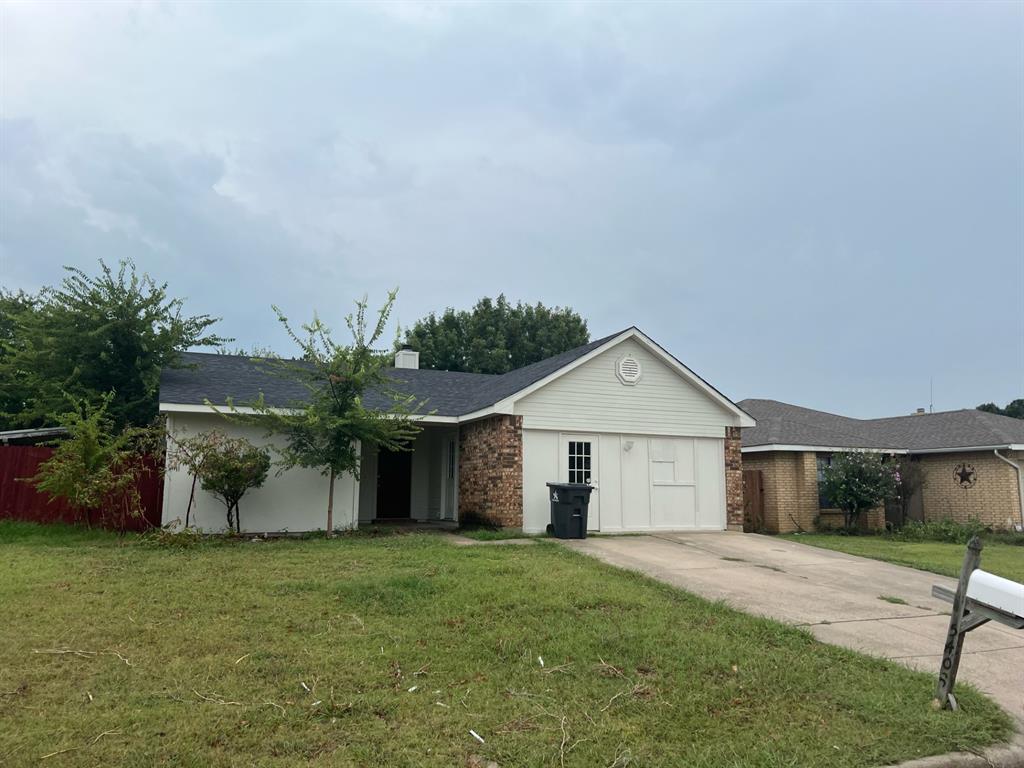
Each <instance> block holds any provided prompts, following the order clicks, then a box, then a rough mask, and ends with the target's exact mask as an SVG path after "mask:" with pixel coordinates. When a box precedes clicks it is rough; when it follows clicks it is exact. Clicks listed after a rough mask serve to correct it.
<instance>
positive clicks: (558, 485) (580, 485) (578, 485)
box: [544, 483, 594, 491]
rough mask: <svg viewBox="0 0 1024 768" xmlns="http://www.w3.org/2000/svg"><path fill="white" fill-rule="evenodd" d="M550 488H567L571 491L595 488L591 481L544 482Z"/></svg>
mask: <svg viewBox="0 0 1024 768" xmlns="http://www.w3.org/2000/svg"><path fill="white" fill-rule="evenodd" d="M544 485H546V486H547V487H548V488H565V489H566V490H569V491H578V490H580V489H581V488H593V487H594V486H592V485H591V484H590V483H544Z"/></svg>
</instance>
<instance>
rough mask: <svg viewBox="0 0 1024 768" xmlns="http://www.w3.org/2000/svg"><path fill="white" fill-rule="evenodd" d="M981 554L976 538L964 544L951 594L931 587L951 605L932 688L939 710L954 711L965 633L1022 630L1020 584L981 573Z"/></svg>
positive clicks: (1022, 593) (1022, 589)
mask: <svg viewBox="0 0 1024 768" xmlns="http://www.w3.org/2000/svg"><path fill="white" fill-rule="evenodd" d="M981 550H982V543H981V539H979V538H978V537H977V536H975V537H974V538H972V539H971V540H970V541H969V542H967V552H966V554H965V555H964V564H963V566H961V568H960V581H959V582H958V583H957V585H956V591H955V592H954V591H953V590H951V589H948V588H947V587H943V586H941V585H939V584H936V585H935V586H933V587H932V595H934V596H935V597H937V598H939V599H940V600H945V601H946V602H947V603H952V604H953V610H952V611H950V613H949V629H948V630H947V631H946V643H945V645H944V646H943V648H942V662H941V664H940V665H939V680H938V684H937V685H936V687H935V699H936V701H937V702H938V704H939V706H940V707H949V708H950V709H954V710H955V709H957V704H956V696H954V695H953V686H954V685H956V674H957V670H958V669H959V668H960V654H961V653H962V652H963V647H964V636H965V635H966V634H967V633H968V632H970V631H972V630H975V629H977V628H978V627H980V626H982V625H983V624H987V623H988V622H990V621H995V622H998V623H999V624H1004V625H1005V626H1007V627H1011V628H1012V629H1024V584H1018V583H1017V582H1016V581H1010V580H1009V579H1004V578H1002V577H1001V576H996V575H995V574H992V573H987V572H985V571H983V570H981V568H980V567H979V566H980V565H981Z"/></svg>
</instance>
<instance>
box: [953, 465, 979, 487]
mask: <svg viewBox="0 0 1024 768" xmlns="http://www.w3.org/2000/svg"><path fill="white" fill-rule="evenodd" d="M953 477H955V478H956V482H957V485H959V486H960V487H961V488H973V487H974V484H975V483H976V482H978V473H977V472H975V471H974V467H972V466H971V465H970V464H959V465H957V468H956V469H955V470H953Z"/></svg>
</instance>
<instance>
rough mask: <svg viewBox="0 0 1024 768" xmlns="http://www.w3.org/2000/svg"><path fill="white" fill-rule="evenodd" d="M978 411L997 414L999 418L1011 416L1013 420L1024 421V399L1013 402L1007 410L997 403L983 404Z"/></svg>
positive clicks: (1007, 405)
mask: <svg viewBox="0 0 1024 768" xmlns="http://www.w3.org/2000/svg"><path fill="white" fill-rule="evenodd" d="M978 410H979V411H985V412H987V413H995V414H998V415H999V416H1009V417H1010V418H1011V419H1024V398H1018V399H1016V400H1011V401H1010V402H1009V403H1007V404H1006V407H1005V408H1000V407H999V406H998V405H996V404H995V403H982V404H981V405H979V406H978Z"/></svg>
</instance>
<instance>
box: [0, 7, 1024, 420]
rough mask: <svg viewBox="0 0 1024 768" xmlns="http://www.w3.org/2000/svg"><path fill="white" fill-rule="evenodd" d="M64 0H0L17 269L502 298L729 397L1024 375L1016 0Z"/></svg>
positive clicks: (0, 149)
mask: <svg viewBox="0 0 1024 768" xmlns="http://www.w3.org/2000/svg"><path fill="white" fill-rule="evenodd" d="M70 8H71V7H70V6H61V8H60V9H57V7H56V6H45V5H42V6H5V7H4V9H3V11H2V13H3V14H4V19H3V21H4V22H5V23H4V24H3V25H0V26H2V28H3V29H4V30H5V32H4V38H3V40H2V41H0V42H2V43H3V45H2V46H0V51H2V52H0V93H3V98H2V100H0V112H2V118H3V121H2V123H0V164H2V167H0V174H2V175H0V206H2V210H0V279H2V282H3V284H4V285H6V286H11V287H25V288H33V287H37V286H38V285H40V284H42V283H48V282H53V281H55V280H57V279H59V276H60V265H61V264H64V263H69V264H75V265H79V266H86V267H88V266H89V265H90V264H92V263H94V262H95V259H96V258H99V257H103V258H105V259H108V260H113V259H116V258H120V257H125V256H131V257H133V258H134V259H135V260H136V261H137V263H139V265H140V266H142V267H143V268H145V269H148V270H149V271H151V272H152V273H153V274H154V275H156V276H158V277H160V278H161V279H166V280H169V281H170V283H171V286H172V289H173V290H174V291H176V292H178V293H181V294H184V295H187V296H189V297H190V306H191V308H192V309H193V310H195V311H203V312H211V313H215V314H220V315H223V316H224V318H225V326H224V329H225V331H226V332H228V333H230V334H231V335H234V336H236V337H238V339H239V341H240V342H242V343H245V344H251V343H261V344H263V343H270V344H273V345H278V346H281V347H282V348H283V347H284V343H285V342H284V339H283V338H282V335H281V334H280V332H279V330H278V329H277V328H275V326H274V321H273V317H272V315H271V313H270V311H269V305H270V304H271V303H272V302H273V303H279V304H281V305H282V306H283V308H285V310H286V311H287V312H288V313H289V314H290V315H292V316H293V317H295V318H300V317H304V316H308V315H309V314H311V312H312V310H313V309H314V308H316V309H318V310H319V311H320V312H321V313H322V314H323V315H324V316H325V317H327V318H330V319H331V320H332V321H333V322H334V323H335V324H336V325H340V324H341V318H342V317H343V315H344V314H345V312H346V311H347V310H348V308H349V307H350V305H351V304H350V302H351V299H352V298H353V297H355V296H358V295H361V294H362V293H364V292H366V291H369V292H370V293H371V295H372V296H376V297H377V298H378V299H379V298H380V297H381V296H382V295H383V291H384V290H386V289H387V288H389V287H392V286H394V285H399V286H401V291H402V292H401V298H400V306H399V310H398V314H399V319H400V320H401V321H402V322H411V321H412V320H414V319H415V318H417V317H419V316H421V315H422V314H424V313H425V312H427V311H429V310H432V309H442V308H443V307H445V306H446V305H457V306H466V305H468V304H470V303H471V302H472V301H473V300H475V299H476V298H478V297H479V296H481V295H483V294H495V293H498V292H499V291H504V292H505V293H506V294H508V295H509V296H511V297H513V298H522V299H526V300H531V301H536V300H541V301H544V302H545V303H553V304H570V305H572V306H574V307H576V308H577V309H579V310H580V311H581V312H582V313H583V314H584V315H585V316H587V317H588V318H589V319H590V321H591V328H592V330H593V331H594V332H595V333H604V332H609V331H612V330H616V329H618V328H621V327H624V326H627V325H630V324H633V323H636V324H637V325H640V326H641V327H642V328H644V329H645V330H646V331H648V332H649V333H650V334H651V335H652V336H654V337H655V338H657V339H658V340H659V341H662V342H663V343H664V344H665V345H666V346H667V347H668V348H669V349H671V350H672V351H674V352H676V353H677V354H678V355H679V356H680V357H681V358H683V359H684V360H685V361H686V362H687V363H688V364H691V365H692V366H693V367H694V368H696V369H697V370H698V371H700V372H701V373H702V374H704V375H706V376H707V377H708V378H710V379H711V380H712V381H714V382H715V383H716V384H717V385H719V386H720V387H721V388H723V389H724V390H725V391H726V392H727V393H728V394H730V395H732V396H734V397H737V398H740V397H746V396H763V397H778V398H780V399H787V400H790V401H793V402H798V403H802V404H806V405H810V406H814V407H822V408H826V409H832V410H837V411H842V412H846V413H850V414H853V415H885V414H890V413H899V412H902V411H908V410H910V409H912V408H913V407H915V406H917V405H922V404H924V401H925V398H926V397H927V392H928V380H929V377H931V376H934V377H935V382H936V405H937V406H938V407H949V408H952V407H963V406H972V405H975V404H976V403H977V402H979V401H982V400H989V399H995V400H997V401H1006V400H1009V399H1011V398H1013V397H1018V396H1021V394H1022V390H1024V326H1022V320H1021V318H1022V317H1024V299H1022V295H1024V266H1022V262H1024V257H1022V250H1024V230H1022V221H1021V211H1022V210H1024V191H1022V182H1021V179H1022V178H1024V177H1022V170H1024V169H1022V165H1024V159H1022V149H1021V143H1020V139H1019V137H1020V135H1021V133H1022V131H1024V123H1022V113H1024V108H1022V107H1024V104H1022V93H1024V76H1022V72H1024V54H1022V44H1021V43H1022V33H1021V22H1022V21H1024V12H1022V11H1021V9H1020V6H1019V5H1015V4H1009V3H1008V4H1003V5H1000V4H994V3H990V4H986V5H955V4H944V5H941V6H922V5H911V4H890V5H874V6H870V7H864V6H859V5H854V4H849V5H845V4H836V3H831V4H827V5H822V4H812V5H802V4H796V5H778V4H772V5H768V4H751V5H738V4H729V5H693V4H686V5H684V4H678V5H662V6H650V5H642V4H622V5H600V6H591V5H557V6H555V5H550V6H549V5H533V6H523V5H511V4H510V5H498V4H481V5H444V6H430V5H421V4H410V5H381V6H374V5H346V6H324V5H295V6H289V9H288V12H287V13H286V12H285V11H284V10H283V8H282V7H280V6H274V5H272V4H264V5H259V6H251V7H248V8H247V9H241V8H240V7H238V8H236V7H234V6H230V5H218V6H200V5H198V4H194V5H167V4H162V5H155V6H150V5H139V6H113V5H110V6H105V5H104V6H101V5H98V4H97V5H84V4H83V6H81V7H75V8H74V9H73V10H66V9H70ZM58 10H59V11H60V12H58Z"/></svg>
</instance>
